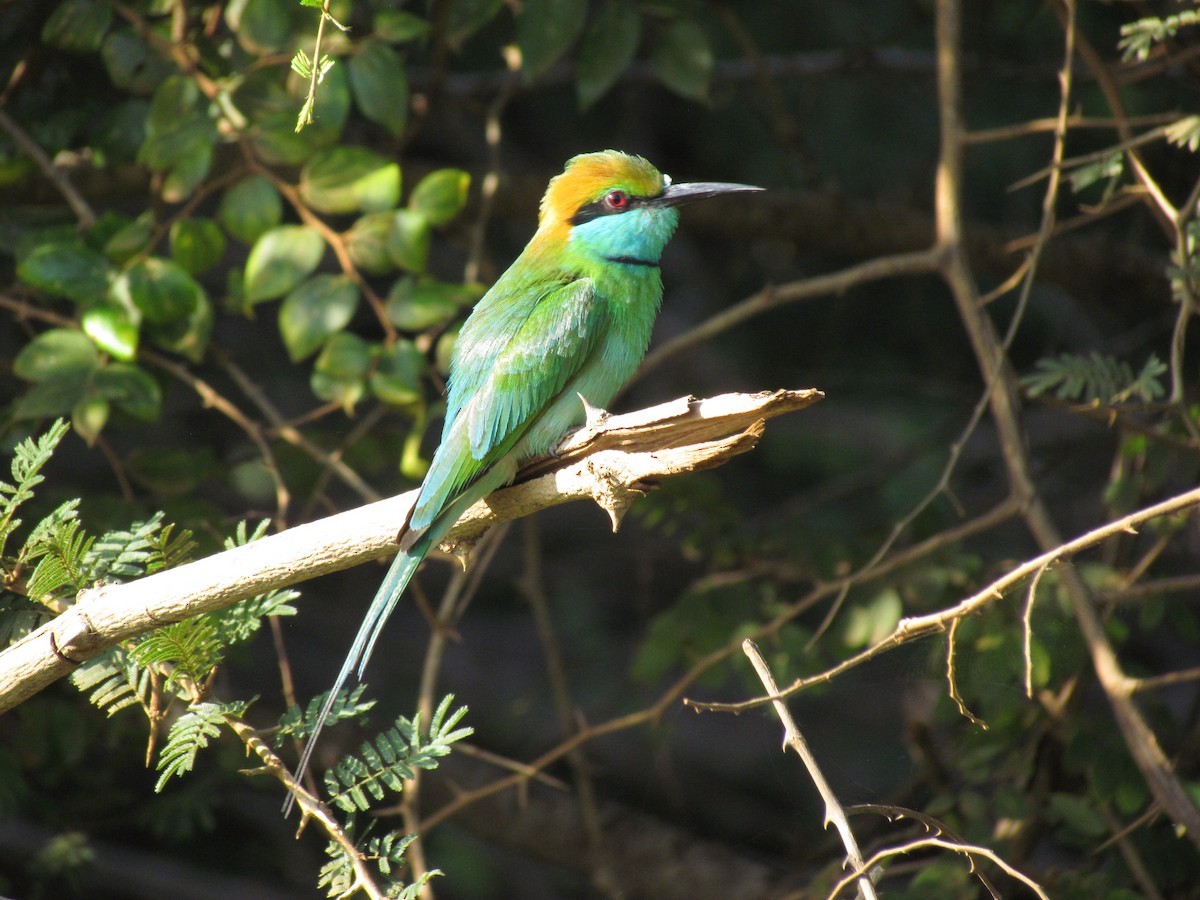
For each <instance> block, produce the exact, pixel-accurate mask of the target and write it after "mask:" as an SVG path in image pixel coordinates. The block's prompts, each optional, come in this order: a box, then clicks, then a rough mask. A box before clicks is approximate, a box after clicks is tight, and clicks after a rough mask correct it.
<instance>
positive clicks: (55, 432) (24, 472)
mask: <svg viewBox="0 0 1200 900" xmlns="http://www.w3.org/2000/svg"><path fill="white" fill-rule="evenodd" d="M68 430H69V429H68V427H67V423H66V422H64V421H63V420H62V419H56V420H55V422H54V424H53V425H51V426H50V428H49V430H47V431H46V433H45V434H43V435H42V436H41V437H39V438H38V439H37V440H36V441H35V440H33V438H27V439H26V440H24V441H21V443H19V444H18V445H17V447H16V450H15V451H14V452H13V459H12V464H11V465H10V466H9V471H10V472H12V478H13V481H12V484H9V483H8V482H6V481H3V480H0V555H3V553H4V548H5V546H6V544H7V542H8V538H9V536H10V535H12V533H13V532H14V531H16V530H17V528H18V527H20V525H21V520H20V519H18V518H17V517H16V512H17V508H18V507H19V506H20V505H21V504H22V503H24V502H25V501H26V500H28V499H29V498H31V497H32V496H33V489H34V488H35V487H37V486H38V485H39V484H41V483H42V481H43V480H44V479H45V476H43V475H42V468H43V467H44V466H45V465H46V463H48V462H49V461H50V457H51V456H52V455H53V454H54V450H55V448H56V447H57V446H58V444H59V442H60V441H61V440H62V439H63V437H64V436H65V435H66V433H67V431H68Z"/></svg>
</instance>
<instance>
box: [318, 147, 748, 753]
mask: <svg viewBox="0 0 1200 900" xmlns="http://www.w3.org/2000/svg"><path fill="white" fill-rule="evenodd" d="M759 190H762V188H757V187H752V186H750V185H745V184H724V183H697V184H671V180H670V178H667V177H666V176H664V175H662V174H661V173H660V172H659V171H658V170H657V169H656V168H654V166H652V165H650V163H648V162H647V161H646V160H644V159H642V158H641V157H640V156H631V155H628V154H625V153H618V152H616V151H613V150H608V151H605V152H602V153H586V154H583V155H581V156H576V157H574V158H573V159H571V160H570V161H569V162H568V163H567V165H566V168H565V169H564V171H563V173H562V174H561V175H558V176H556V177H555V178H554V179H552V180H551V182H550V185H549V187H548V188H547V189H546V195H545V197H544V198H543V199H542V204H541V213H540V216H539V218H538V229H537V233H536V234H534V236H533V238H532V240H530V242H529V244H528V245H527V246H526V247H525V249H524V250H523V251H522V252H521V255H520V256H518V257H517V259H516V261H515V262H514V263H513V264H512V266H510V267H509V269H508V271H506V272H505V273H504V274H503V275H501V276H500V278H499V279H498V280H497V281H496V283H495V284H494V285H492V288H491V290H489V291H488V292H487V293H486V294H485V295H484V297H483V299H481V300H480V301H479V303H478V304H477V305H476V307H475V309H474V310H473V311H472V313H471V315H470V316H469V317H468V318H467V321H466V322H465V323H464V324H463V327H462V331H461V332H460V334H459V336H458V339H457V341H455V344H454V352H453V355H452V357H451V361H450V379H449V398H448V400H447V403H446V422H445V425H444V427H443V428H442V441H441V444H440V446H439V447H438V448H437V450H436V451H435V452H434V455H433V461H432V462H431V463H430V466H429V472H428V474H426V476H425V481H424V482H423V483H422V485H421V491H420V494H419V495H418V497H417V501H416V503H415V504H414V505H413V507H412V510H411V511H410V512H409V514H408V519H407V521H405V523H404V524H403V525H402V526H401V528H400V533H399V536H398V539H397V540H398V543H399V545H400V552H399V553H398V554H397V556H396V559H395V561H394V562H393V563H392V567H391V569H390V570H389V571H388V574H387V577H386V578H384V580H383V584H382V585H381V586H380V588H379V592H378V593H377V594H376V595H375V599H374V600H372V601H371V606H370V608H369V609H368V610H367V615H366V618H365V619H363V623H362V626H361V627H360V628H359V630H358V635H357V636H356V637H355V638H354V644H353V645H352V646H351V648H350V653H349V655H348V656H347V657H346V661H345V663H344V664H343V665H342V669H341V671H340V672H339V673H338V676H337V680H336V681H335V682H334V685H333V689H332V690H331V691H330V694H329V698H328V699H327V700H326V702H325V707H324V709H323V710H322V711H321V715H320V716H319V717H318V719H317V722H316V725H315V726H314V728H313V733H312V735H311V737H310V738H309V740H308V745H307V746H306V747H305V750H304V753H303V755H302V756H301V760H300V765H299V768H298V770H297V773H298V776H299V775H302V774H303V773H304V770H305V768H306V766H307V765H308V761H309V758H310V757H311V755H312V750H313V747H314V746H315V744H316V740H317V735H318V734H319V733H320V731H321V727H322V725H324V723H325V719H326V717H327V716H328V714H329V711H330V708H331V706H332V704H333V700H334V697H335V696H336V695H337V692H338V691H339V690H341V688H342V687H343V686H344V685H345V683H346V680H347V679H348V678H349V677H350V673H351V672H352V671H353V670H354V669H356V668H357V670H358V675H359V677H360V678H361V677H362V674H363V669H364V667H365V666H366V664H367V660H368V659H369V658H370V656H371V650H372V649H373V648H374V646H375V641H376V640H378V638H379V633H380V631H381V630H382V629H383V625H384V623H385V622H386V621H387V618H388V615H389V614H390V613H391V611H392V609H393V608H394V607H395V606H396V602H397V601H398V600H399V599H400V595H401V594H402V593H403V592H404V589H405V587H406V586H407V585H408V582H409V581H410V580H411V579H412V577H413V573H414V572H416V570H417V567H418V566H419V565H420V564H421V560H423V559H424V558H425V555H426V554H427V553H428V552H429V550H430V548H432V547H434V546H435V545H436V544H437V543H438V541H440V540H441V539H442V537H444V536H445V534H446V532H448V531H449V530H450V528H451V526H453V525H454V523H455V522H456V521H457V520H458V518H459V516H461V515H462V514H463V512H464V511H465V510H466V509H467V508H468V507H470V506H471V505H472V504H474V503H475V502H476V501H477V500H479V499H481V498H482V497H485V496H487V495H488V494H490V493H491V492H492V491H494V490H496V489H497V488H499V487H502V486H504V485H506V484H508V483H509V482H510V481H512V479H513V476H514V475H515V474H516V472H517V467H518V466H519V465H520V464H521V463H522V462H523V461H524V460H527V459H530V458H531V457H535V456H540V455H544V454H546V453H548V452H549V451H550V450H552V449H553V448H554V446H555V445H556V444H557V443H558V442H559V441H560V440H561V439H562V437H563V436H564V435H565V434H566V433H567V431H569V430H570V429H571V428H573V427H575V426H576V425H579V424H580V423H582V422H583V420H584V415H585V406H584V401H586V402H587V404H588V405H590V406H592V407H594V408H601V409H602V408H603V407H604V406H605V405H606V404H607V403H608V402H609V401H610V400H612V398H613V397H614V396H615V395H616V393H617V391H619V390H620V389H621V387H622V386H623V385H624V384H625V382H626V381H627V380H628V379H629V378H630V377H631V376H632V375H633V373H634V370H635V369H636V368H637V366H638V363H640V362H641V360H642V357H643V356H644V355H645V353H646V348H647V346H648V345H649V343H650V332H651V329H652V327H653V325H654V319H655V317H656V316H657V315H658V307H659V303H660V301H661V300H662V291H663V286H662V278H661V277H660V274H659V269H658V261H659V257H660V256H661V255H662V251H663V247H664V246H665V245H666V243H667V241H668V240H669V239H670V238H671V235H672V234H673V233H674V231H675V226H676V224H678V221H679V213H678V212H677V211H676V209H675V208H676V207H677V206H680V205H681V204H684V203H690V202H691V201H693V200H701V199H703V198H706V197H714V196H717V195H718V194H726V193H732V192H738V191H759Z"/></svg>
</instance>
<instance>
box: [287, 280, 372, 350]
mask: <svg viewBox="0 0 1200 900" xmlns="http://www.w3.org/2000/svg"><path fill="white" fill-rule="evenodd" d="M357 308H358V288H357V287H356V286H355V285H354V282H352V281H351V280H350V279H349V278H346V277H345V276H344V275H317V276H315V277H313V278H310V279H308V280H307V281H305V282H304V283H303V284H302V285H300V286H299V287H298V288H296V290H294V291H292V292H291V293H290V294H288V295H287V297H285V298H284V301H283V303H282V304H280V306H279V333H280V334H281V335H282V336H283V343H284V345H285V346H286V347H287V351H288V356H290V357H291V359H292V361H293V362H296V361H298V360H301V359H304V358H305V357H306V356H309V355H310V354H312V353H315V352H316V351H317V349H318V348H319V347H320V346H321V345H322V344H324V343H325V341H327V340H328V339H329V338H330V337H332V336H333V335H335V334H337V333H338V332H339V331H341V330H342V329H343V328H345V327H346V326H347V325H349V324H350V320H351V319H352V318H354V311H355V309H357Z"/></svg>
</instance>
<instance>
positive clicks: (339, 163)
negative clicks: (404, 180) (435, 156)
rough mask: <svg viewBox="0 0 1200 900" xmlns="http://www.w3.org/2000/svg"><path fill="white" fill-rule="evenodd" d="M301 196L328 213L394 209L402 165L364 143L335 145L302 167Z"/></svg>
mask: <svg viewBox="0 0 1200 900" xmlns="http://www.w3.org/2000/svg"><path fill="white" fill-rule="evenodd" d="M300 196H301V197H302V198H303V199H304V201H305V202H306V203H308V204H310V205H311V206H313V207H314V208H316V209H318V210H320V211H321V212H325V213H347V212H353V211H355V210H358V209H361V210H363V211H364V212H381V211H383V210H387V209H392V208H394V207H395V205H396V204H397V203H398V202H399V200H400V166H399V165H398V164H396V163H395V162H393V161H391V160H389V159H388V158H387V157H386V156H382V155H380V154H378V153H372V152H371V151H370V150H367V149H365V148H363V147H331V148H330V149H328V150H324V151H321V152H320V153H318V154H317V155H316V156H314V157H313V158H312V159H311V160H309V161H308V163H306V164H305V166H304V168H303V169H301V170H300Z"/></svg>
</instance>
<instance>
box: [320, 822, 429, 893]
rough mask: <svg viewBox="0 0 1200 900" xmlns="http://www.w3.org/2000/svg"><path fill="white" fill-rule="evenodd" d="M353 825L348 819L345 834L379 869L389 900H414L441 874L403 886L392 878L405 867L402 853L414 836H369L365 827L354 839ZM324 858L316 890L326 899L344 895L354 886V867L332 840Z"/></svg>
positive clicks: (391, 834) (427, 876)
mask: <svg viewBox="0 0 1200 900" xmlns="http://www.w3.org/2000/svg"><path fill="white" fill-rule="evenodd" d="M353 825H354V820H353V818H351V820H350V825H349V827H348V828H347V831H348V832H350V834H351V838H352V839H353V840H354V843H355V846H356V847H357V848H358V849H359V851H360V852H361V853H362V855H363V857H364V858H365V859H367V860H368V861H370V862H374V863H375V865H376V867H377V868H378V869H379V873H380V875H382V876H383V878H382V881H383V884H384V886H385V889H386V895H387V896H388V897H395V898H399V900H416V898H417V897H418V896H419V894H420V893H421V889H422V888H423V887H424V886H425V885H426V883H428V881H429V880H430V879H431V878H436V877H438V876H440V875H441V874H442V871H441V869H431V870H430V871H428V872H425V873H423V874H422V875H421V877H420V878H418V879H417V880H416V881H414V882H413V883H412V884H408V885H406V884H404V882H403V881H400V880H397V879H395V878H394V877H393V873H394V872H396V871H398V870H402V869H404V868H405V867H406V866H407V861H406V860H405V858H404V854H405V852H406V851H407V850H408V848H409V845H410V844H412V842H413V841H414V840H416V837H417V836H416V835H415V834H406V835H402V834H400V833H399V832H395V831H392V832H388V833H387V834H381V835H375V836H371V837H368V836H367V833H369V831H370V826H368V828H367V831H366V832H364V834H363V836H362V837H360V838H355V837H354V834H353ZM325 855H326V856H328V857H329V862H327V863H325V865H324V866H322V867H321V871H320V874H319V875H318V878H317V887H319V888H326V890H327V894H326V896H329V897H342V896H345V895H346V894H347V892H349V891H350V890H352V889H353V888H354V885H355V873H354V866H353V865H352V863H351V860H350V857H349V856H348V855H347V854H346V851H345V850H344V849H343V848H342V846H341V845H340V844H338V843H336V842H334V841H330V842H329V844H328V845H327V846H326V848H325Z"/></svg>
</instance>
